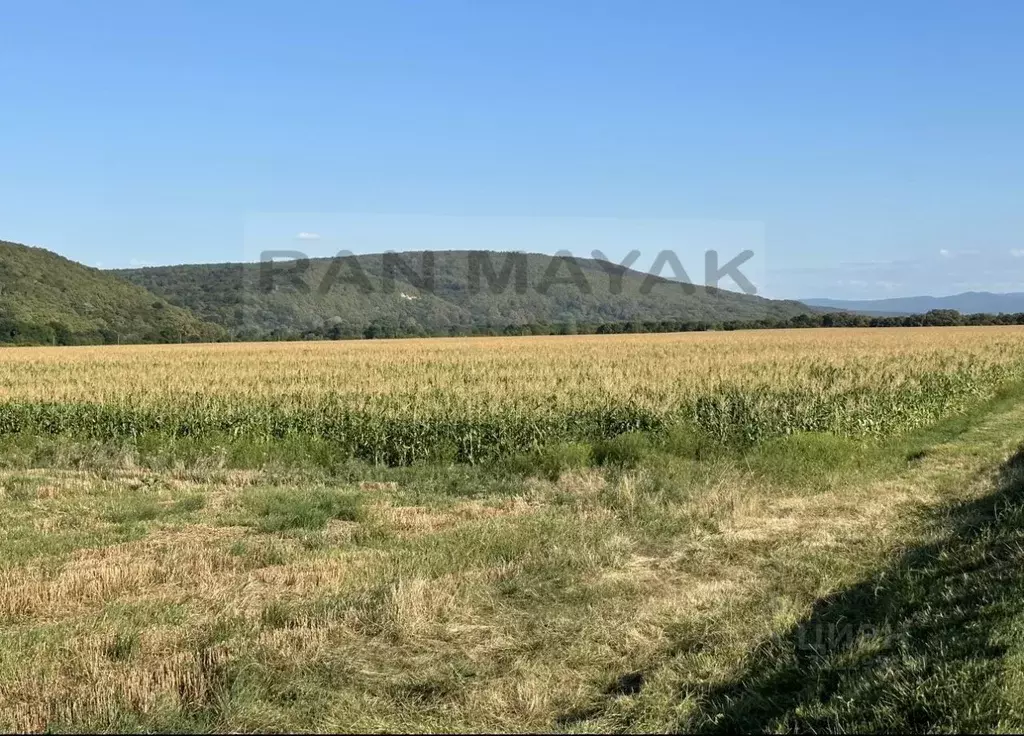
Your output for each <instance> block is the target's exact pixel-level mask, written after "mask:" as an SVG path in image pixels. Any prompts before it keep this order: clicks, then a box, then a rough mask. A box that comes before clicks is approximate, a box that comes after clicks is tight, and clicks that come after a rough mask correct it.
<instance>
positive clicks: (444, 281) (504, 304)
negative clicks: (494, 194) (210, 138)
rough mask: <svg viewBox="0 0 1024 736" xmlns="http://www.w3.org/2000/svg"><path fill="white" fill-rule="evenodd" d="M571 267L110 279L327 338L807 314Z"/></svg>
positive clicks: (319, 262)
mask: <svg viewBox="0 0 1024 736" xmlns="http://www.w3.org/2000/svg"><path fill="white" fill-rule="evenodd" d="M389 258H390V260H389ZM424 259H426V260H424ZM574 263H575V266H574V265H573V263H569V262H568V260H567V259H562V258H557V257H552V256H547V255H540V254H525V253H517V254H512V253H505V252H491V251H426V252H416V251H413V252H406V253H398V254H376V255H362V256H352V257H349V258H345V259H338V260H335V259H329V258H320V259H309V261H308V262H307V265H306V266H302V265H301V264H299V263H297V262H290V263H289V262H284V263H277V264H275V265H274V266H272V267H271V266H270V265H269V264H259V263H224V264H216V265H181V266H162V267H150V268H139V269H129V270H121V271H116V272H113V273H116V274H117V275H118V276H120V277H122V278H125V279H127V280H129V281H131V282H132V283H134V284H136V285H137V286H140V287H144V288H146V289H148V290H149V291H151V292H152V293H154V294H157V295H159V296H161V297H163V298H165V299H167V301H169V302H170V303H172V304H175V305H177V306H179V307H182V308H187V309H190V310H192V311H193V312H194V313H195V314H196V315H197V316H199V317H200V318H202V319H204V320H207V321H210V322H214V323H216V324H219V325H221V326H223V327H224V328H226V329H228V330H229V331H230V332H232V333H233V334H235V335H239V336H254V335H260V334H270V333H285V334H295V333H300V334H301V333H305V332H311V331H312V332H317V331H323V330H324V329H329V330H331V332H332V334H333V335H335V336H359V335H363V334H364V333H367V332H369V334H377V335H381V336H388V335H390V334H446V333H448V332H460V331H466V330H470V329H472V328H480V327H485V326H486V327H491V328H497V329H501V328H505V327H508V326H517V325H536V324H556V323H557V324H584V323H586V324H595V323H608V322H625V321H632V320H641V321H642V320H652V321H654V320H681V321H687V322H701V321H703V322H707V323H712V324H713V323H719V322H723V321H729V320H758V319H787V318H790V317H793V316H795V315H798V314H804V313H807V312H811V311H815V310H812V309H810V308H808V307H807V306H805V305H803V304H800V303H798V302H794V301H776V300H769V299H764V298H761V297H757V296H750V295H746V294H741V293H736V292H731V291H725V290H720V289H706V288H704V287H693V286H687V287H685V288H684V286H683V285H681V284H679V283H677V282H672V281H669V280H667V279H661V278H658V277H654V276H650V275H648V274H645V273H641V272H637V271H632V270H630V269H625V268H622V267H621V266H618V265H615V264H611V263H607V262H602V261H596V260H591V259H583V258H579V259H574ZM300 270H301V273H300ZM616 284H619V285H620V288H617V287H616Z"/></svg>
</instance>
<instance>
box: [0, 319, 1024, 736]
mask: <svg viewBox="0 0 1024 736" xmlns="http://www.w3.org/2000/svg"><path fill="white" fill-rule="evenodd" d="M1022 367H1024V329H1021V328H977V329H968V328H964V329H961V328H943V329H894V330H872V329H855V330H839V329H831V330H790V331H761V332H746V333H740V332H736V333H702V334H687V335H621V336H579V337H552V338H547V337H536V338H496V339H481V338H467V339H437V340H394V341H365V342H345V343H268V344H219V345H187V346H176V345H174V346H171V345H161V346H134V347H127V346H126V347H104V348H92V347H88V348H62V349H47V348H25V349H22V348H17V349H8V350H3V351H0V510H2V513H0V729H4V730H28V731H52V732H60V731H83V730H85V731H89V730H99V731H145V732H153V731H231V732H257V731H259V732H265V731H320V732H333V731H389V732H393V731H479V730H485V731H567V732H589V731H627V732H630V731H666V730H682V731H694V730H702V731H714V730H716V729H724V730H735V729H739V730H767V731H779V730H815V731H822V730H830V729H832V730H873V729H874V730H901V729H905V728H911V727H913V726H914V725H915V724H917V725H920V724H921V723H924V724H926V725H930V726H937V725H941V724H942V723H949V722H950V721H949V717H950V716H949V713H950V712H951V711H955V712H957V713H961V712H962V713H964V714H971V713H976V712H978V711H977V709H976V708H974V707H973V706H968V705H967V700H970V701H971V702H973V700H974V699H976V698H977V697H982V696H984V697H986V698H990V700H989V701H986V702H987V703H988V705H987V706H986V708H987V709H988V710H986V711H985V712H993V713H999V712H1001V711H999V707H997V705H994V704H993V703H994V702H995V700H992V699H995V698H997V696H998V697H1003V695H1002V694H1001V693H1003V690H999V691H996V690H992V691H991V692H992V693H995V694H992V695H991V696H990V695H987V694H986V693H989V692H990V691H989V690H984V691H983V690H981V689H980V688H976V687H973V686H970V687H969V686H967V685H965V684H964V683H966V682H968V681H969V678H968V676H975V675H976V673H978V672H980V671H981V670H980V669H979V668H981V667H986V666H989V665H987V664H984V663H980V664H979V662H978V661H975V660H974V659H970V658H965V657H963V656H961V654H960V649H958V647H961V648H962V642H964V641H966V642H973V643H972V644H971V645H970V646H972V647H975V648H977V649H978V651H982V650H984V651H988V650H986V649H985V648H984V647H983V646H982V645H981V644H977V645H976V642H977V641H979V637H980V636H981V634H979V633H978V632H979V628H978V626H977V625H976V624H975V623H973V622H974V621H975V620H981V621H992V622H995V621H997V620H998V621H1002V619H1000V618H999V616H997V615H996V613H998V611H1002V610H1003V608H999V609H998V611H996V612H995V613H993V611H994V610H995V609H992V610H990V607H991V606H996V607H998V606H999V605H1000V604H999V601H1000V600H1002V599H1001V598H1000V597H999V596H993V595H991V591H992V590H998V591H1001V592H1000V595H1010V592H1011V591H1013V590H1016V587H1015V586H1016V585H1017V583H1016V574H1015V572H1014V571H1016V570H1017V569H1021V568H1020V566H1019V565H1016V564H1009V565H1003V564H998V565H994V566H993V570H996V571H1001V572H993V573H991V575H990V574H989V573H988V572H987V570H988V566H987V564H988V563H986V562H985V561H986V560H997V561H998V560H1002V559H1003V558H1004V557H1005V556H1006V555H1007V554H1008V553H1007V552H1006V550H1015V549H1019V548H1020V545H1019V544H1018V543H1017V541H1014V539H1016V538H1015V537H1014V538H1013V539H1004V536H1005V534H1006V533H1008V532H1006V533H1004V531H1001V530H1000V529H989V528H988V527H981V529H982V533H979V534H976V535H974V536H971V537H970V539H972V540H977V541H972V542H970V543H969V545H968V546H967V547H964V546H960V547H958V546H956V545H957V544H960V542H959V541H957V540H958V539H959V538H958V537H957V536H956V534H955V533H953V532H950V531H949V529H951V528H952V529H959V528H960V527H958V526H956V524H960V525H962V524H965V523H967V522H966V521H963V520H962V518H963V519H968V520H969V521H970V523H972V524H984V523H988V522H987V521H986V519H987V518H988V517H987V516H986V515H985V513H984V509H985V508H987V507H985V506H984V505H982V506H978V504H980V503H982V502H986V503H987V500H986V499H989V498H992V499H993V500H992V501H991V504H992V505H993V508H997V509H999V514H998V518H1000V519H1004V520H1005V519H1007V518H1016V517H1013V516H1012V514H1013V513H1017V512H1016V511H1013V509H1016V508H1018V505H1019V504H1018V505H1014V504H1015V503H1016V502H1015V501H1013V499H1012V498H1010V497H1009V496H1008V495H1007V494H1008V493H1010V491H1012V489H1014V488H1017V487H1018V486H1019V485H1020V478H1022V477H1024V476H1022V475H1021V474H1020V472H1018V471H1019V468H1018V467H1017V466H1016V465H1014V464H1013V463H1011V462H1008V461H1007V457H1008V456H1009V454H1010V453H1011V452H1012V451H1013V449H1014V448H1015V447H1017V446H1019V445H1020V444H1021V443H1022V442H1024V434H1022V430H1021V429H1020V427H1022V426H1024V422H1022V421H1021V419H1022V416H1021V415H1022V411H1024V409H1022V408H1021V407H1022V404H1021V396H1022V392H1021V390H1020V385H1019V382H1020V377H1021V375H1022V373H1021V370H1022ZM880 438H884V440H885V441H884V442H880V441H879V439H880ZM1014 484H1016V485H1014ZM1008 489H1009V490H1008ZM953 502H958V503H959V502H964V503H966V502H971V503H973V504H974V505H973V506H970V511H969V513H968V512H966V511H965V512H958V511H955V510H953V511H948V510H944V509H946V506H945V504H948V503H953ZM951 508H954V509H955V508H958V507H951ZM1022 508H1024V506H1022ZM979 509H981V511H979ZM933 510H938V511H935V514H936V518H940V519H942V520H943V524H939V525H931V524H924V523H918V522H917V521H915V520H916V519H918V518H919V517H921V515H922V514H924V513H925V512H928V513H932V511H933ZM940 511H941V513H939V512H940ZM1008 514H1011V516H1008ZM961 517H962V518H961ZM950 525H953V526H950ZM1016 528H1017V527H1013V529H1016ZM1021 528H1024V527H1021ZM1010 531H1013V530H1012V529H1011V530H1010ZM1010 536H1012V534H1011V535H1010ZM964 544H968V543H966V542H965V543H964ZM970 545H974V546H970ZM902 550H910V551H909V552H908V553H907V559H910V560H913V562H912V563H906V564H905V565H904V563H902V562H899V560H900V559H901V558H900V555H901V554H902ZM915 550H924V552H920V551H915ZM915 555H916V556H915ZM894 560H896V562H894ZM921 560H924V561H925V562H926V563H927V565H926V566H925V567H921V565H922V564H925V563H922V562H921ZM898 562H899V564H897V563H898ZM961 564H962V565H963V566H964V570H968V568H969V571H973V572H972V574H975V575H977V574H978V571H981V572H982V573H983V574H984V576H985V577H983V578H982V583H978V584H977V585H979V586H981V587H978V588H977V589H975V588H970V587H969V586H970V585H975V583H973V582H971V581H972V580H974V579H975V578H972V577H971V576H970V575H968V574H967V573H966V572H964V570H961V568H960V567H959V566H960V565H961ZM901 565H903V566H902V567H901ZM904 568H906V569H904ZM922 580H923V581H925V582H924V583H921V582H920V581H922ZM993 581H996V582H993ZM985 586H989V588H990V589H989V588H985ZM983 588H985V590H988V592H987V593H984V594H981V593H980V592H978V591H982V589H983ZM865 590H866V591H869V593H868V594H864V593H863V591H865ZM864 595H867V598H866V599H865V598H864V597H863V596H864ZM865 600H867V603H865ZM951 600H956V601H959V603H957V604H956V606H952V607H951V605H950V603H949V601H951ZM1014 600H1016V599H1014ZM880 601H881V602H880ZM876 608H877V609H878V610H875V609H876ZM1004 608H1005V607H1004ZM1011 609H1012V607H1011ZM1011 609H1006V610H1007V611H1009V610H1011ZM950 611H956V612H957V614H956V616H954V617H953V618H949V617H948V615H947V614H948V613H949V612H950ZM1000 615H1002V614H1000ZM836 621H839V622H840V623H842V625H844V626H847V628H849V626H855V628H856V632H860V633H858V634H857V636H855V637H848V636H846V634H845V633H842V632H845V631H846V630H847V629H843V630H842V632H840V633H842V636H838V637H836V636H833V634H834V633H835V632H834V630H833V628H828V627H834V626H835V625H836V624H835V622H836ZM851 621H852V622H853V623H852V624H849V623H848V622H851ZM843 622H847V623H843ZM1004 623H1005V622H1004ZM1004 623H1000V624H999V626H1000V627H1002V628H999V631H1007V632H1012V631H1015V630H1016V629H1014V628H1013V627H1012V626H1010V625H1009V624H1008V623H1006V625H1004ZM883 626H884V627H890V628H892V627H895V628H896V629H897V630H900V631H903V629H906V631H907V632H909V633H907V634H906V635H905V636H904V637H903V638H902V639H899V638H893V639H892V640H891V641H892V642H895V644H894V645H893V647H890V648H887V647H888V646H889V644H888V643H887V642H888V641H889V640H880V639H878V638H877V637H874V638H872V636H871V635H868V634H864V635H863V636H862V635H861V634H862V633H863V632H869V633H870V632H875V631H879V630H882V628H883ZM992 626H993V631H995V623H992ZM808 627H811V631H812V633H813V634H814V635H815V636H818V637H819V638H818V639H816V640H815V641H816V642H817V643H816V644H815V648H814V649H813V657H812V656H811V654H808V652H807V650H805V649H801V647H802V646H803V642H804V641H805V639H806V636H807V634H806V632H807V630H808ZM815 627H817V628H815ZM823 627H824V628H823ZM900 627H903V628H902V629H901V628H900ZM823 630H824V631H826V632H827V636H825V638H822V634H821V632H822V631H823ZM851 630H852V629H851ZM828 632H831V633H828ZM922 632H924V633H922ZM987 635H988V634H987V633H986V634H985V636H987ZM992 636H997V634H992ZM1007 636H1009V634H1007ZM829 637H831V638H829ZM1000 641H1002V640H1000ZM822 642H824V643H822ZM999 646H1001V647H1003V649H1005V650H1006V651H1008V652H1019V651H1024V646H1022V645H1021V643H1020V642H1016V640H1014V639H1012V637H1011V638H1009V639H1006V640H1005V641H1002V643H1000V644H999ZM972 651H973V650H972ZM1014 656H1017V655H1014ZM986 661H987V660H986ZM922 662H926V663H927V666H928V667H930V668H931V669H929V672H930V673H931V674H930V675H929V676H928V677H922V676H920V670H921V667H922V665H921V663H922ZM993 666H994V665H993ZM985 671H986V672H987V670H985ZM818 681H821V682H829V683H834V684H833V685H832V690H830V691H829V693H832V692H835V693H838V695H837V696H836V697H832V695H831V694H827V695H824V696H821V697H820V698H819V696H818V694H817V691H815V690H814V689H813V687H810V688H809V686H808V685H807V683H813V682H818ZM1007 682H1008V683H1009V684H1007V685H1006V686H1005V687H1004V688H1003V689H1004V690H1005V689H1006V688H1011V687H1015V685H1014V684H1013V681H1007ZM1001 687H1003V686H1001ZM978 693H982V695H981V696H979V694H978ZM961 701H963V702H961ZM922 702H924V703H929V704H932V705H929V706H928V707H929V708H932V709H933V710H935V713H934V714H933V713H931V711H927V712H925V711H922V708H921V706H920V705H919V704H920V703H922ZM766 704H767V705H766ZM940 709H945V710H941V712H940ZM922 713H924V714H923V715H922ZM908 714H909V715H908ZM1011 715H1012V714H1011ZM915 719H916V720H915ZM943 719H945V720H943ZM956 722H957V723H961V724H963V725H969V724H973V723H974V722H973V721H969V720H965V721H956ZM1003 723H1004V725H1008V726H1009V725H1012V724H1016V723H1017V721H1014V720H1013V719H1012V718H1011V717H1009V716H1008V717H1007V719H1006V720H1004V721H1003ZM975 725H977V724H975ZM925 730H928V729H925ZM1011 730H1012V729H1011Z"/></svg>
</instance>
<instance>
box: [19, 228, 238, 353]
mask: <svg viewBox="0 0 1024 736" xmlns="http://www.w3.org/2000/svg"><path fill="white" fill-rule="evenodd" d="M223 334H224V330H223V328H221V327H218V326H217V325H213V324H210V323H205V322H203V321H202V320H200V319H198V318H196V317H195V315H193V314H192V313H191V312H189V311H187V310H184V309H181V308H179V307H175V306H173V305H171V304H169V303H167V301H166V300H164V299H162V298H160V297H157V296H154V295H153V294H151V293H149V292H148V291H146V290H145V289H144V288H142V287H140V286H137V285H135V284H131V283H128V282H126V281H125V280H123V279H120V278H118V277H117V276H115V275H114V274H111V273H109V272H106V271H100V270H98V269H95V268H90V267H88V266H83V265H81V264H80V263H75V262H74V261H71V260H68V259H67V258H63V257H62V256H59V255H57V254H56V253H53V252H51V251H48V250H44V249H42V248H33V247H29V246H26V245H20V244H18V243H9V242H6V241H0V342H25V343H58V344H74V343H97V342H172V341H178V340H213V339H218V338H219V337H221V336H223Z"/></svg>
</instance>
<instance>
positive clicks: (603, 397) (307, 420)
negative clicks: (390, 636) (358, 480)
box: [0, 327, 1024, 465]
mask: <svg viewBox="0 0 1024 736" xmlns="http://www.w3.org/2000/svg"><path fill="white" fill-rule="evenodd" d="M1022 369H1024V328H1018V327H1005V328H998V327H982V328H920V329H898V330H897V329H893V330H884V329H877V330H876V329H851V330H841V329H830V330H784V331H755V332H731V333H688V334H673V335H616V336H611V335H608V336H597V335H595V336H578V337H526V338H493V339H489V338H464V339H430V340H392V341H357V342H340V343H338V342H331V343H327V342H314V343H267V344H253V343H248V344H217V345H184V346H182V345H155V346H122V347H112V346H105V347H82V348H56V349H54V348H11V349H6V350H4V351H3V352H2V353H0V434H14V433H50V434H68V435H75V436H81V437H87V438H93V439H126V440H132V439H136V438H138V437H140V436H142V435H144V434H149V433H165V434H168V435H172V436H176V437H192V436H195V437H205V436H211V437H223V438H224V439H225V440H227V441H230V439H231V438H237V437H246V438H249V439H255V440H260V441H267V442H270V441H274V440H275V439H279V438H284V437H315V438H318V439H319V440H323V441H326V442H328V443H330V444H331V446H333V447H336V448H337V451H338V453H340V454H343V455H349V456H353V457H358V458H362V459H365V460H368V461H371V462H374V463H382V464H392V465H398V464H407V463H412V462H416V461H420V460H436V459H444V460H449V461H460V462H479V461H482V460H486V459H492V458H497V457H502V456H506V455H511V454H516V453H523V452H529V451H531V450H535V449H537V448H540V447H543V446H545V445H547V444H549V443H559V442H581V441H583V442H585V441H597V440H601V439H606V438H610V437H613V436H615V435H618V434H621V433H625V432H629V431H647V432H652V433H659V432H664V431H667V430H669V429H670V428H672V427H675V426H678V425H688V426H691V427H696V428H699V430H700V431H701V432H703V433H704V434H706V435H707V436H709V437H711V438H713V439H715V440H718V441H721V442H724V443H749V442H756V441H759V440H761V439H763V438H765V437H770V436H776V435H781V434H789V433H793V432H798V431H815V432H831V433H837V434H842V435H849V436H873V437H887V436H892V435H894V434H897V433H899V432H903V431H906V430H908V429H912V428H914V427H919V426H922V425H925V424H928V423H930V422H933V421H935V420H937V419H939V418H942V417H944V416H948V415H951V414H954V413H957V412H961V411H963V410H965V409H967V408H969V407H970V406H972V405H974V404H976V403H978V402H980V401H983V400H985V399H987V398H990V397H991V396H993V395H994V394H995V392H996V391H997V390H998V389H999V387H1000V386H1002V385H1004V384H1007V383H1009V382H1013V381H1015V380H1018V377H1019V376H1020V375H1021V371H1022Z"/></svg>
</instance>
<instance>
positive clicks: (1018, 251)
mask: <svg viewBox="0 0 1024 736" xmlns="http://www.w3.org/2000/svg"><path fill="white" fill-rule="evenodd" d="M1010 255H1011V256H1013V257H1014V258H1024V248H1010Z"/></svg>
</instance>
